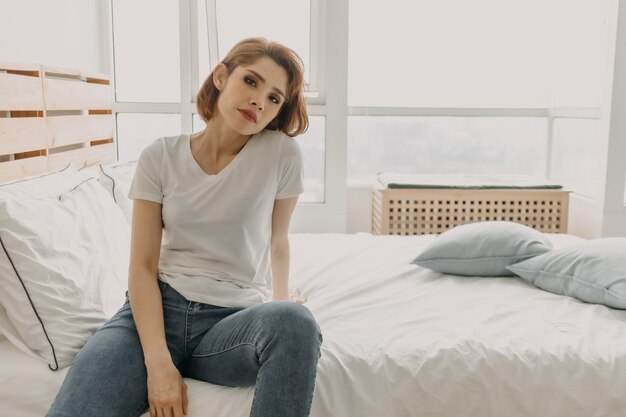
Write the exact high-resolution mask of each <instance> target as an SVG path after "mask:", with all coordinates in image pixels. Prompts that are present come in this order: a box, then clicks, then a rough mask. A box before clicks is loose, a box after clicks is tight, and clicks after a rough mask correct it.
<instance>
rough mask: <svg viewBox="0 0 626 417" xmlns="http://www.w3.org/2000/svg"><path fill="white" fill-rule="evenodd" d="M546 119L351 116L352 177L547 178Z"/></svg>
mask: <svg viewBox="0 0 626 417" xmlns="http://www.w3.org/2000/svg"><path fill="white" fill-rule="evenodd" d="M546 127H547V120H546V118H541V117H519V118H510V117H420V116H350V117H349V118H348V132H349V136H348V178H349V179H350V180H352V181H358V182H362V183H371V181H372V180H375V179H376V174H377V173H378V172H385V171H387V172H396V173H419V174H468V175H498V174H506V175H509V174H515V175H534V176H543V173H544V169H545V165H546V152H545V150H546V142H547V135H546V132H547V128H546Z"/></svg>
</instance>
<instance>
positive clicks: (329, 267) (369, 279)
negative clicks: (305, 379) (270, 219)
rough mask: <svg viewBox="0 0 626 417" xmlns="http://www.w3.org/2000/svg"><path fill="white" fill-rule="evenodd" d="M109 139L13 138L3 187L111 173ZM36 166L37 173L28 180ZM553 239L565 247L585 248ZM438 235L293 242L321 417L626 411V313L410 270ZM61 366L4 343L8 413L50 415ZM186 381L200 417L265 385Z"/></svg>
mask: <svg viewBox="0 0 626 417" xmlns="http://www.w3.org/2000/svg"><path fill="white" fill-rule="evenodd" d="M41 68H43V67H39V69H38V70H37V71H39V76H42V75H41V74H42V71H41ZM22 70H23V69H22ZM43 74H44V75H43V76H45V71H43ZM75 74H79V73H75ZM11 75H14V74H11ZM28 76H31V77H32V75H28ZM75 77H76V78H85V77H81V76H80V75H75ZM40 82H41V80H40ZM1 83H2V81H1V77H0V87H1V86H2V84H1ZM40 85H41V83H40ZM102 85H103V84H102ZM4 104H5V106H6V103H4ZM44 106H45V102H44ZM105 107H106V105H105ZM0 110H3V109H0ZM4 110H7V109H6V107H5V109H4ZM9 110H13V109H9ZM21 110H25V109H23V108H22V109H21ZM44 110H45V107H44ZM14 111H17V110H14ZM29 111H37V110H29ZM82 111H85V110H84V109H83V110H82ZM89 111H90V112H91V111H94V112H96V111H97V110H89ZM98 111H106V110H102V109H100V110H98ZM42 113H43V111H42ZM47 114H48V113H47V112H46V115H47ZM94 114H98V113H94ZM105 115H106V114H105ZM84 116H87V115H84ZM33 117H41V116H33ZM6 118H7V117H5V119H6ZM80 119H81V121H80V123H81V125H82V126H84V123H85V120H84V119H85V117H80ZM0 120H1V119H0ZM3 122H4V126H6V125H7V120H3ZM43 123H44V126H46V125H47V122H43ZM98 123H100V122H98ZM2 126H3V124H1V123H0V129H1V128H2ZM70 130H71V129H70ZM88 130H89V129H88ZM11 131H13V132H15V131H16V130H15V129H12V130H11ZM23 136H24V135H22V137H23ZM103 136H106V135H105V134H102V135H100V134H98V135H96V136H94V137H90V136H88V137H87V139H86V140H85V139H84V138H85V136H84V135H82V136H80V137H81V138H82V139H81V140H76V143H79V144H80V145H79V146H78V147H73V146H67V145H63V147H61V149H60V150H58V151H53V152H48V148H47V147H46V146H47V145H46V144H45V143H44V144H43V145H38V146H43V147H40V148H37V149H39V151H38V152H39V154H37V155H34V154H33V153H32V152H33V151H32V149H31V150H25V149H22V148H20V147H18V145H16V141H15V140H11V141H9V140H6V141H3V142H2V146H4V148H3V149H4V151H5V153H7V149H9V150H11V152H8V153H10V154H11V155H10V157H8V158H5V161H0V172H2V173H5V174H7V175H10V178H8V177H4V178H2V179H0V182H4V181H15V180H19V178H21V177H25V176H27V175H33V174H37V173H44V172H50V171H54V170H56V169H58V168H59V167H58V162H57V163H55V162H54V161H53V162H52V163H50V161H48V158H50V157H51V156H54V155H55V154H57V153H59V152H71V154H70V156H69V157H67V156H66V157H65V159H64V161H68V162H71V163H72V164H73V165H79V167H83V166H89V165H95V166H98V165H99V164H102V166H103V167H104V166H106V165H107V164H109V163H110V162H111V160H112V159H111V155H110V153H109V151H104V152H102V149H103V148H98V147H107V149H109V150H110V149H111V145H113V142H112V139H110V138H106V137H103ZM5 137H7V136H5ZM68 140H69V139H68ZM70 142H71V140H70ZM70 145H72V144H70ZM91 148H96V149H91ZM93 151H98V152H97V153H93ZM24 153H26V154H27V155H23V154H24ZM16 154H18V155H17V156H16ZM0 155H2V152H0ZM89 155H100V156H98V157H93V156H89ZM30 158H38V161H39V162H37V164H39V165H38V167H39V168H37V170H35V171H33V169H32V168H29V169H28V170H27V169H23V170H22V171H18V173H17V174H16V171H15V169H14V168H15V167H16V166H20V167H22V166H26V165H24V161H23V160H24V159H30ZM52 159H53V160H54V158H52ZM2 164H12V166H10V167H9V168H6V166H5V167H3V166H2ZM34 165H36V164H34V163H33V162H32V161H28V166H34ZM101 169H104V168H101ZM120 216H121V215H120ZM118 217H119V216H118ZM120 218H121V219H124V217H123V216H122V217H120ZM1 234H2V233H1V230H0V235H1ZM542 235H543V237H545V238H546V239H547V240H549V241H550V242H551V244H552V246H553V248H554V249H555V250H556V249H559V248H567V247H571V246H574V245H577V244H579V243H581V242H584V239H581V238H579V237H576V236H573V235H569V234H558V233H542ZM437 239H439V237H437V235H428V234H427V235H414V236H389V235H372V234H369V233H357V234H339V233H331V234H304V233H294V234H291V235H290V242H291V257H292V260H291V273H290V287H291V288H292V289H295V288H300V289H301V291H302V294H303V296H304V297H305V298H306V299H307V302H306V303H305V306H306V307H307V308H309V309H310V310H311V312H312V313H313V314H314V316H315V317H316V319H317V321H318V324H319V325H320V328H321V330H322V333H323V336H324V342H323V345H322V356H321V358H320V361H319V364H318V373H317V380H316V388H315V397H314V399H313V403H312V409H311V417H330V416H362V417H381V416H385V417H387V416H389V417H405V416H455V417H464V416H467V417H487V416H506V417H522V416H524V417H527V416H542V417H553V416H554V417H556V416H564V415H567V416H568V417H583V416H584V417H595V416H598V417H600V416H622V415H626V395H625V392H624V388H623V387H626V339H625V338H624V334H626V311H624V310H620V309H615V308H610V307H607V306H605V305H600V304H593V303H585V302H583V301H580V300H578V299H576V298H573V297H568V296H563V295H559V294H554V293H551V292H548V291H544V290H542V289H539V288H537V287H535V286H534V285H532V284H530V283H528V282H527V281H525V280H523V279H521V278H519V277H515V276H459V275H453V274H446V273H440V272H434V271H433V270H430V269H427V268H424V267H420V266H417V265H415V264H413V263H412V262H411V261H412V260H413V259H414V258H415V256H416V255H418V254H420V253H421V252H422V251H423V250H424V249H425V248H427V247H429V245H431V244H432V243H433V242H435V241H436V240H437ZM0 291H1V290H0ZM51 369H52V368H50V367H49V366H47V364H46V363H45V362H44V361H41V360H38V359H37V358H35V357H33V356H32V355H28V354H26V353H25V352H24V351H23V350H22V349H18V348H17V347H16V345H15V344H14V343H12V342H11V341H10V340H9V339H7V338H5V337H3V336H2V335H0V410H1V411H0V415H3V416H4V415H6V416H11V417H35V416H43V415H44V414H45V411H46V410H47V409H48V407H49V405H50V404H51V402H52V400H53V399H54V396H55V395H56V392H57V391H58V389H59V387H60V386H61V384H62V382H63V378H64V376H65V374H66V373H67V370H68V368H67V367H65V368H61V369H58V370H56V371H53V370H51ZM186 383H187V384H188V387H189V391H188V392H189V400H190V402H189V414H188V415H189V416H190V417H199V416H204V417H222V416H224V417H225V416H229V417H247V416H248V415H249V411H250V406H251V403H252V398H253V393H254V389H253V388H232V387H223V386H217V385H213V384H209V383H205V382H200V381H195V380H191V379H186ZM148 415H149V413H147V412H146V413H144V414H143V417H146V416H148Z"/></svg>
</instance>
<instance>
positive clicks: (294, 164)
mask: <svg viewBox="0 0 626 417" xmlns="http://www.w3.org/2000/svg"><path fill="white" fill-rule="evenodd" d="M190 139H191V134H188V133H185V134H182V135H180V136H171V137H163V138H160V139H157V140H156V141H154V142H152V143H151V144H150V145H148V146H147V147H146V148H145V149H144V150H143V152H142V153H141V155H140V157H139V160H138V162H137V170H136V172H135V176H134V178H133V182H132V184H131V187H130V191H129V193H128V197H129V198H132V199H135V198H137V199H142V200H149V201H154V202H157V203H161V204H162V216H163V239H162V242H161V255H160V258H159V274H158V277H159V279H160V280H162V281H164V282H167V283H168V284H169V285H171V286H172V287H173V288H174V289H175V290H176V291H178V292H179V293H181V294H182V295H183V296H184V297H185V298H187V299H188V300H190V301H197V302H201V303H205V304H212V305H217V306H223V307H249V306H252V305H256V304H260V303H264V302H267V301H270V300H271V297H272V292H271V291H272V274H271V263H270V237H271V230H272V229H271V227H272V211H273V208H274V200H277V199H283V198H287V197H293V196H296V195H298V194H301V193H302V192H303V191H304V188H303V177H304V169H303V160H302V152H301V150H300V145H299V144H298V143H297V142H296V140H295V139H293V138H291V137H289V136H287V135H285V134H284V133H282V132H277V131H271V130H264V131H262V132H260V133H258V134H256V135H253V136H252V137H251V138H250V139H249V140H248V142H247V143H246V145H245V146H244V147H243V148H242V149H241V150H240V151H239V153H238V154H237V155H236V156H235V158H234V159H233V160H232V161H231V162H230V163H229V164H228V165H227V166H226V167H224V168H223V169H222V171H220V172H219V173H218V174H216V175H209V174H207V173H206V172H204V170H203V169H202V168H201V167H200V165H198V163H197V162H196V160H195V159H194V157H193V155H192V153H191V144H190Z"/></svg>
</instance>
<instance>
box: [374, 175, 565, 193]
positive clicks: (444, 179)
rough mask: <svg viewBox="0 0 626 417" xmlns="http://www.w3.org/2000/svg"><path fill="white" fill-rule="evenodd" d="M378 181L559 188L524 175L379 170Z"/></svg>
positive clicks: (400, 185) (410, 184) (393, 184)
mask: <svg viewBox="0 0 626 417" xmlns="http://www.w3.org/2000/svg"><path fill="white" fill-rule="evenodd" d="M378 181H379V182H380V183H381V184H382V185H384V186H385V187H387V188H460V189H490V188H491V189H493V188H502V189H560V188H563V186H562V185H559V184H558V183H555V182H553V181H550V180H547V179H542V178H535V177H532V176H526V175H498V176H486V175H422V174H402V173H395V172H379V173H378Z"/></svg>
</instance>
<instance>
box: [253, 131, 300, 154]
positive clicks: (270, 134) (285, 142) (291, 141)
mask: <svg viewBox="0 0 626 417" xmlns="http://www.w3.org/2000/svg"><path fill="white" fill-rule="evenodd" d="M258 136H260V139H262V141H263V142H264V143H267V144H268V145H272V146H273V147H274V148H278V149H279V150H280V149H285V148H287V149H293V148H299V146H300V145H299V144H298V143H297V141H296V139H295V138H292V137H291V136H288V135H287V134H285V133H283V132H281V131H280V130H267V129H266V130H263V131H262V132H260V133H258ZM292 152H293V151H292Z"/></svg>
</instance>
